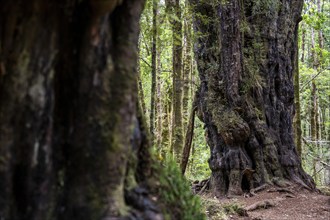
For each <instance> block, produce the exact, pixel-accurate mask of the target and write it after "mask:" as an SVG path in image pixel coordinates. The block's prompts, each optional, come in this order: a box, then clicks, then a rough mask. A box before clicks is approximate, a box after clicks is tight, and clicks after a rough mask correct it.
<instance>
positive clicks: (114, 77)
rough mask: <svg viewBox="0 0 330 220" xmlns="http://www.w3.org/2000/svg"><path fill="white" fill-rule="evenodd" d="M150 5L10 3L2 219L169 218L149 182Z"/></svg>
mask: <svg viewBox="0 0 330 220" xmlns="http://www.w3.org/2000/svg"><path fill="white" fill-rule="evenodd" d="M143 2H144V1H143V0H135V1H131V0H123V1H120V0H119V1H118V0H117V1H111V0H107V1H95V0H94V1H75V0H66V1H65V0H61V1H58V0H51V1H43V0H33V1H29V2H28V3H27V2H26V1H22V0H16V1H13V0H1V1H0V45H1V46H0V64H1V72H0V180H1V181H0V187H1V191H0V219H11V220H47V219H61V220H66V219H71V220H72V219H79V220H91V219H121V217H122V216H131V217H132V218H130V219H162V218H161V216H160V215H159V214H158V213H157V208H156V207H155V206H154V205H153V202H152V201H151V200H150V199H149V198H148V196H146V193H145V191H144V190H143V189H142V188H141V185H142V183H144V182H145V181H146V180H147V178H148V177H149V175H150V162H149V160H150V155H149V153H148V150H147V148H146V147H148V146H149V144H148V141H147V139H146V135H145V131H146V128H145V125H144V124H143V118H142V113H141V111H140V110H138V109H137V106H138V105H137V80H136V79H137V75H136V72H137V70H136V61H137V57H136V55H137V41H138V33H139V23H138V21H139V17H140V13H141V11H142V8H143ZM145 186H146V185H145ZM125 219H126V218H125Z"/></svg>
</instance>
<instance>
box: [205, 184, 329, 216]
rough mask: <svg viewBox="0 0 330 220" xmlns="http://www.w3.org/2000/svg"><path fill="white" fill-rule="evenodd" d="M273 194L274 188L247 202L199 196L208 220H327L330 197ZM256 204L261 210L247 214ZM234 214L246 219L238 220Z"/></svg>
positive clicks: (242, 198) (299, 192) (285, 193)
mask: <svg viewBox="0 0 330 220" xmlns="http://www.w3.org/2000/svg"><path fill="white" fill-rule="evenodd" d="M272 190H275V188H272V189H267V190H264V191H262V192H259V193H257V195H255V196H252V197H249V198H245V197H243V196H242V197H237V198H232V199H228V198H225V199H219V200H218V199H216V198H211V197H210V196H202V200H203V203H204V205H205V207H206V213H207V214H208V217H209V219H210V220H221V219H223V220H229V219H233V220H238V219H241V220H242V219H244V220H330V196H325V195H322V194H318V193H310V192H308V191H305V190H299V191H297V190H291V192H292V193H290V191H286V192H271V191H272ZM257 204H261V207H259V208H258V209H256V210H253V211H246V210H249V209H250V208H256V206H257ZM252 206H254V207H252ZM267 206H270V207H267ZM242 210H243V213H242ZM237 212H238V213H240V214H241V215H246V214H247V216H239V215H238V214H237Z"/></svg>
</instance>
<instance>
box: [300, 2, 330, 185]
mask: <svg viewBox="0 0 330 220" xmlns="http://www.w3.org/2000/svg"><path fill="white" fill-rule="evenodd" d="M320 3H321V4H320V5H319V7H318V5H317V2H315V1H310V0H307V1H305V4H304V9H303V15H302V17H303V21H302V22H301V24H300V32H299V47H300V57H299V58H300V63H299V74H300V106H301V125H302V126H301V128H302V136H303V139H304V141H303V152H302V163H303V167H304V169H305V170H306V171H307V172H308V173H309V174H310V175H312V176H313V177H314V179H315V181H316V183H317V184H318V185H323V184H325V179H326V175H329V174H327V173H326V172H325V170H326V169H325V167H323V165H322V164H321V163H319V161H323V162H326V163H328V164H329V162H330V155H329V154H328V152H329V146H330V143H329V138H330V108H329V106H330V105H329V103H330V43H329V36H330V29H329V26H330V20H329V16H330V3H329V2H327V1H320ZM303 36H304V37H303ZM303 48H304V51H302V49H303ZM303 55H304V56H303ZM312 82H314V83H315V86H316V89H317V90H316V97H317V104H316V105H317V109H318V111H317V113H318V117H317V121H318V122H319V128H318V136H319V140H313V138H314V137H311V122H312V120H311V108H312V106H313V104H312V103H313V102H312Z"/></svg>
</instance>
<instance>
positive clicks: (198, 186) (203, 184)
mask: <svg viewBox="0 0 330 220" xmlns="http://www.w3.org/2000/svg"><path fill="white" fill-rule="evenodd" d="M209 182H210V179H205V180H202V181H198V180H197V181H195V182H194V183H193V185H192V187H191V189H192V191H193V193H194V194H201V193H203V192H204V191H205V190H206V189H208V187H209Z"/></svg>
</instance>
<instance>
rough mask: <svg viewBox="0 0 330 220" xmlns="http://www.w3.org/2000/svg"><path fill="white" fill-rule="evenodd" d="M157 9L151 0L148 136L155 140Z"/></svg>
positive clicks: (154, 0)
mask: <svg viewBox="0 0 330 220" xmlns="http://www.w3.org/2000/svg"><path fill="white" fill-rule="evenodd" d="M157 7H158V0H152V47H151V94H150V96H151V98H150V134H151V140H152V142H154V140H155V112H156V104H155V100H156V84H157V83H156V80H157V76H156V75H157V62H156V61H157Z"/></svg>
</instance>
